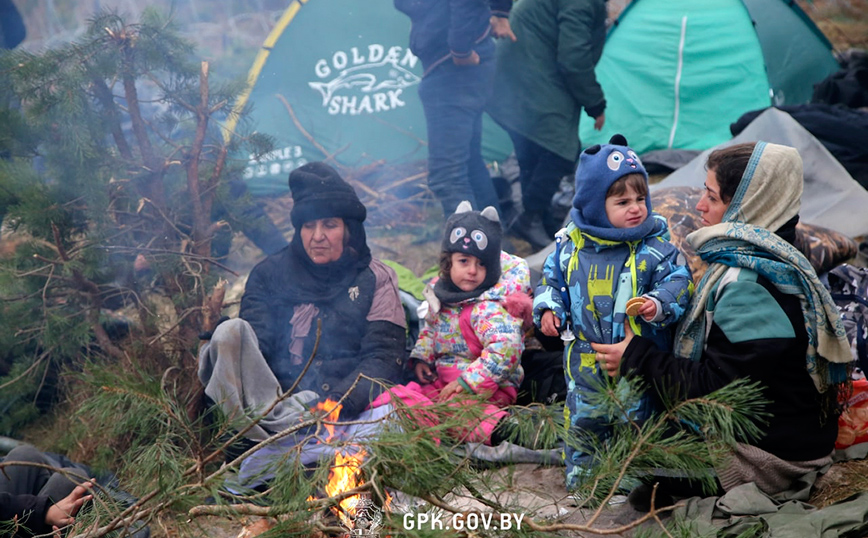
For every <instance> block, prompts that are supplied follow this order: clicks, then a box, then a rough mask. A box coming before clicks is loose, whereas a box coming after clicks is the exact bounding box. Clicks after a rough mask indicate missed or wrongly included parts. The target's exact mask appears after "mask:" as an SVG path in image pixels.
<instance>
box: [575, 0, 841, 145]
mask: <svg viewBox="0 0 868 538" xmlns="http://www.w3.org/2000/svg"><path fill="white" fill-rule="evenodd" d="M831 49H832V46H831V44H830V43H829V41H828V40H827V39H826V37H825V36H824V35H823V34H822V32H821V31H820V30H819V29H818V28H817V27H816V26H815V25H814V23H813V22H812V21H811V20H810V19H809V18H808V16H807V15H806V14H805V13H804V12H803V11H802V10H801V9H800V8H799V7H798V6H797V5H796V3H795V2H792V1H789V0H634V1H633V2H632V3H631V4H630V5H628V6H627V8H626V9H625V10H624V12H623V13H622V14H621V16H620V17H619V19H618V21H616V24H615V25H614V26H613V27H612V29H611V30H610V31H609V35H608V38H607V40H606V46H605V48H604V50H603V56H602V57H601V59H600V62H599V64H598V65H597V70H596V73H597V78H598V80H599V81H600V84H601V85H602V87H603V92H604V93H605V96H606V101H607V108H606V125H605V127H604V129H603V131H601V132H596V131H594V130H593V122H592V121H587V120H588V118H583V120H582V123H581V125H580V136H581V140H582V144H583V145H584V146H585V147H587V146H589V145H591V144H596V143H603V142H605V141H608V140H609V138H610V137H611V135H612V134H614V133H623V134H624V135H625V136H626V137H627V140H628V141H629V142H630V145H631V146H633V148H634V149H636V150H637V152H639V153H642V152H646V151H650V150H655V149H665V148H679V149H706V148H709V147H711V146H714V145H716V144H719V143H721V142H724V141H726V140H729V139H730V138H731V134H730V132H729V124H730V123H732V122H734V121H736V120H737V119H738V118H739V117H740V116H741V114H743V113H744V112H747V111H750V110H756V109H760V108H765V107H768V106H770V105H772V104H775V105H781V104H798V103H805V102H808V101H809V100H810V97H811V92H812V90H813V85H814V84H816V83H817V82H819V81H821V80H822V79H824V78H825V77H826V76H828V75H829V74H831V73H833V72H835V71H837V70H838V64H837V62H836V61H835V59H834V57H833V55H832V50H831Z"/></svg>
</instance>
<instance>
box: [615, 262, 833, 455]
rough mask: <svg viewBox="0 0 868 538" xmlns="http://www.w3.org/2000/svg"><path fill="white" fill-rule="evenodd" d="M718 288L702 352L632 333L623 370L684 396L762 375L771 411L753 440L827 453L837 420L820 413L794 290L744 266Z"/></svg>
mask: <svg viewBox="0 0 868 538" xmlns="http://www.w3.org/2000/svg"><path fill="white" fill-rule="evenodd" d="M731 271H735V270H731ZM715 295H717V293H716V290H715V291H714V292H713V293H712V294H711V299H710V300H709V304H708V305H707V307H706V309H707V312H710V313H711V315H712V316H713V317H712V321H711V329H710V331H709V333H708V337H707V339H706V346H705V349H704V351H703V352H702V356H701V358H700V360H698V361H692V360H690V359H675V358H674V357H672V355H671V353H664V352H662V351H660V350H659V349H658V348H656V347H655V346H654V345H653V344H652V343H651V342H650V341H649V340H647V339H645V338H640V337H637V338H634V339H633V340H632V341H631V342H630V344H629V345H628V346H627V349H626V351H625V352H624V356H623V359H622V362H621V373H622V374H624V375H627V374H628V372H633V373H634V374H639V375H641V376H642V377H643V378H644V379H645V380H646V381H647V382H649V383H651V384H652V385H655V384H662V386H664V387H666V388H667V389H671V390H675V391H677V393H678V394H679V396H680V397H683V398H697V397H700V396H704V395H706V394H709V393H711V392H713V391H715V390H717V389H720V388H722V387H724V386H726V385H728V384H729V383H731V382H732V381H735V380H736V379H742V378H748V379H751V380H754V381H759V382H760V383H761V384H762V385H763V396H764V397H765V399H767V400H769V402H770V403H769V404H768V405H767V406H766V407H765V411H767V412H768V413H769V414H770V417H769V423H768V424H767V425H765V426H764V427H763V429H764V430H765V434H764V435H763V436H762V438H761V439H759V440H758V441H756V442H751V443H750V444H752V445H754V446H757V447H759V448H761V449H763V450H765V451H766V452H769V453H771V454H774V455H775V456H777V457H779V458H781V459H783V460H786V461H808V460H814V459H819V458H822V457H825V456H828V455H829V452H830V451H831V449H832V446H833V445H834V443H835V437H836V436H837V433H838V421H837V419H836V417H835V416H832V415H831V414H830V415H829V416H822V411H821V410H822V409H823V408H824V405H822V404H821V402H820V398H823V397H824V395H821V394H820V393H818V392H817V389H816V388H815V387H814V383H813V381H812V380H811V378H810V376H809V375H808V372H807V371H806V369H805V361H804V357H805V354H806V353H807V347H808V336H807V331H806V329H805V321H804V315H803V314H802V309H801V306H800V304H799V298H798V296H796V295H785V294H783V293H781V292H780V291H779V290H778V289H777V288H776V287H775V286H774V285H772V284H771V283H770V282H769V281H768V280H767V279H765V278H763V277H762V276H760V275H758V274H757V273H755V272H753V271H750V270H748V269H741V270H738V273H737V277H736V280H735V281H733V282H729V283H728V284H726V286H725V287H724V288H723V291H722V292H721V293H720V295H719V297H715Z"/></svg>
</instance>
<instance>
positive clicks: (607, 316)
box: [533, 214, 693, 372]
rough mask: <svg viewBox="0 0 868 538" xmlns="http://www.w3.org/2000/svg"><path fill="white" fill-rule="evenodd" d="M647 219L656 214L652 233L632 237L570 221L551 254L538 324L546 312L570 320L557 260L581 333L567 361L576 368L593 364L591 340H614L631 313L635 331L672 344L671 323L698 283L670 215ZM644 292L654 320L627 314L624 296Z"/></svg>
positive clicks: (538, 297) (666, 345)
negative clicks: (674, 240) (618, 237)
mask: <svg viewBox="0 0 868 538" xmlns="http://www.w3.org/2000/svg"><path fill="white" fill-rule="evenodd" d="M650 218H653V219H655V221H654V222H655V225H654V228H653V230H652V232H651V233H649V234H648V235H647V236H646V237H645V238H643V239H640V240H638V241H631V242H615V241H607V240H603V239H598V238H595V237H592V236H590V235H588V234H585V233H582V232H581V231H580V230H579V229H578V228H577V227H576V226H575V224H573V223H570V224H569V225H568V226H567V228H566V237H564V238H563V240H562V245H561V248H560V257H559V259H557V260H555V256H556V254H557V251H556V252H553V253H552V254H550V255H549V257H548V259H547V260H546V263H545V266H544V267H543V278H542V281H541V282H540V285H539V286H538V287H537V289H536V298H535V299H534V311H533V313H534V323H536V324H537V326H539V324H540V318H541V316H542V314H543V312H545V311H546V310H551V311H552V312H553V313H554V314H555V315H556V316H558V317H559V318H560V321H561V327H564V323H565V322H566V307H565V300H564V297H563V295H562V293H561V290H560V288H561V284H560V278H559V273H558V271H557V269H556V265H555V264H556V263H557V264H558V265H559V266H560V268H561V271H562V274H563V275H564V277H565V278H566V279H567V286H566V287H567V293H568V294H569V303H570V316H571V318H572V330H573V332H574V333H575V335H576V340H575V341H574V343H573V344H572V345H570V346H569V347H568V348H567V349H568V353H569V355H568V356H567V357H566V358H567V361H566V364H567V366H568V368H569V370H570V371H571V372H574V371H575V370H576V369H577V368H583V367H588V368H590V369H592V370H596V355H595V353H594V351H593V349H591V345H590V343H591V342H596V343H601V344H612V343H616V342H619V341H621V340H623V338H624V322H625V320H626V319H630V320H631V322H632V323H631V327H632V328H633V331H634V332H635V333H636V334H639V335H642V336H645V337H647V338H649V339H651V340H652V341H654V342H655V343H656V344H657V345H658V346H659V347H660V348H661V349H671V347H672V342H671V334H670V331H669V330H667V329H669V328H670V327H671V326H672V325H673V324H674V323H675V322H677V321H678V320H679V319H680V317H681V315H682V314H683V313H684V310H685V308H686V307H687V304H688V302H689V301H690V296H691V294H692V292H693V282H692V279H691V275H690V271H689V270H688V268H687V266H686V265H685V260H684V256H682V255H681V253H680V252H679V251H678V249H677V248H675V247H674V246H673V245H672V244H671V243H669V242H668V240H667V239H668V237H669V228H668V226H667V224H666V219H665V218H663V217H662V216H660V215H657V214H653V215H652V216H651V217H650ZM576 246H578V249H577V248H576ZM642 295H644V296H647V297H650V298H652V299H655V300H657V301H658V303H659V304H658V315H657V319H656V320H655V321H652V322H647V321H645V320H644V318H642V317H639V316H637V317H635V318H628V317H627V315H626V313H625V310H626V304H627V301H628V300H629V299H630V298H632V297H638V296H642ZM575 359H578V360H575Z"/></svg>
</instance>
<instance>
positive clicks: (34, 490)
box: [0, 445, 51, 495]
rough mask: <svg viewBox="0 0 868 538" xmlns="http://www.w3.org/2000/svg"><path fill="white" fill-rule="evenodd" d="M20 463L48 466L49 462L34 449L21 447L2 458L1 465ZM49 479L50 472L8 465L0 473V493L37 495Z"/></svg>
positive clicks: (40, 468)
mask: <svg viewBox="0 0 868 538" xmlns="http://www.w3.org/2000/svg"><path fill="white" fill-rule="evenodd" d="M14 461H20V462H23V463H39V464H43V465H50V464H51V462H50V461H49V460H48V459H47V458H46V457H45V456H44V455H43V454H42V452H40V451H39V450H37V449H36V448H34V447H32V446H30V445H22V446H19V447H16V448H14V449H12V451H11V452H9V455H7V456H6V458H4V460H3V463H11V462H14ZM50 477H51V471H50V470H48V469H45V468H42V467H34V466H32V465H10V466H8V467H4V468H3V472H0V492H3V493H11V494H13V495H21V494H27V495H38V494H39V491H40V490H41V489H42V487H43V486H44V485H45V484H46V483H47V482H48V479H49V478H50Z"/></svg>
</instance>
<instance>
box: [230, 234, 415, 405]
mask: <svg viewBox="0 0 868 538" xmlns="http://www.w3.org/2000/svg"><path fill="white" fill-rule="evenodd" d="M293 255H294V254H293V249H292V248H291V247H287V248H285V249H283V250H281V251H280V252H278V253H277V254H274V255H272V256H269V257H268V258H266V259H265V260H263V261H262V262H261V263H259V264H258V265H257V266H256V267H254V268H253V270H252V271H251V273H250V277H249V279H248V281H247V286H246V288H245V292H244V296H243V297H242V298H241V312H240V317H241V318H242V319H244V320H246V321H247V322H248V323H250V325H251V326H252V327H253V330H254V331H255V332H256V336H257V338H258V339H259V349H260V351H262V354H263V356H264V357H265V360H266V361H267V362H268V365H269V366H270V367H271V369H272V371H273V372H274V374H275V376H276V377H277V379H278V380H279V381H280V384H281V387H282V388H283V390H288V389H289V388H290V387H291V386H292V385H293V383H295V381H296V380H297V379H298V377H299V375H300V374H301V372H302V370H303V368H304V365H305V363H306V362H307V359H308V358H309V357H310V356H311V354H313V351H314V346H315V343H316V340H317V338H316V332H317V331H316V327H317V321H319V322H320V323H321V337H320V339H319V343H318V345H317V348H316V355H315V357H314V360H313V363H312V364H311V367H310V369H309V370H308V372H307V373H306V374H305V375H304V377H303V378H302V379H301V381H300V382H299V385H298V387H297V389H296V390H313V391H314V392H317V393H318V394H320V395H322V396H330V397H332V399H335V400H336V399H338V398H340V397H341V396H342V395H343V394H344V393H346V392H347V391H348V390H349V388H350V387H351V385H352V384H353V382H355V380H356V378H357V377H358V375H359V374H364V375H365V376H368V377H370V378H374V379H383V380H386V381H389V382H391V383H396V382H398V381H399V377H400V373H401V371H402V365H403V361H404V353H405V350H404V343H405V334H406V331H405V328H404V327H405V321H404V319H405V317H404V311H403V308H402V307H401V302H400V298H399V297H398V287H397V277H396V276H395V273H394V271H393V270H392V269H390V268H388V267H387V266H385V265H384V264H382V263H381V262H379V261H376V260H373V261H372V262H371V263H370V265H369V266H368V267H366V268H364V269H362V270H361V271H359V272H358V273H357V274H356V276H355V278H354V279H352V280H350V285H349V286H347V287H346V289H345V290H343V289H342V290H338V293H336V294H335V295H333V296H332V297H331V298H327V299H323V300H314V301H313V303H312V304H313V305H314V306H315V307H316V308H317V309H318V314H317V315H316V319H315V320H314V321H313V323H312V324H311V329H310V332H309V333H308V336H307V338H305V339H304V350H303V352H302V357H303V360H301V361H299V360H297V359H296V360H293V359H292V357H291V354H290V352H289V345H290V340H291V338H290V335H291V332H292V328H293V327H292V321H291V320H292V317H293V314H294V312H295V308H296V306H298V305H300V304H302V303H304V302H305V301H301V300H299V298H298V297H297V296H295V295H294V294H293V293H292V292H290V290H291V288H292V287H291V286H290V281H291V280H292V279H293V278H294V277H295V275H293V274H292V272H291V271H288V270H287V268H288V267H289V266H290V263H289V257H290V256H293ZM348 270H349V269H348ZM379 392H380V391H379V390H378V385H377V384H375V383H373V382H371V381H368V380H366V379H360V380H359V382H358V384H357V386H356V388H355V389H354V390H353V392H352V393H351V394H350V396H348V397H347V399H346V400H345V401H344V412H346V413H347V414H348V415H350V416H351V415H355V414H358V413H359V412H361V411H362V410H363V409H364V408H365V406H366V405H367V404H368V403H369V402H370V401H371V400H372V399H373V397H374V396H376V395H377V394H379Z"/></svg>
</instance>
